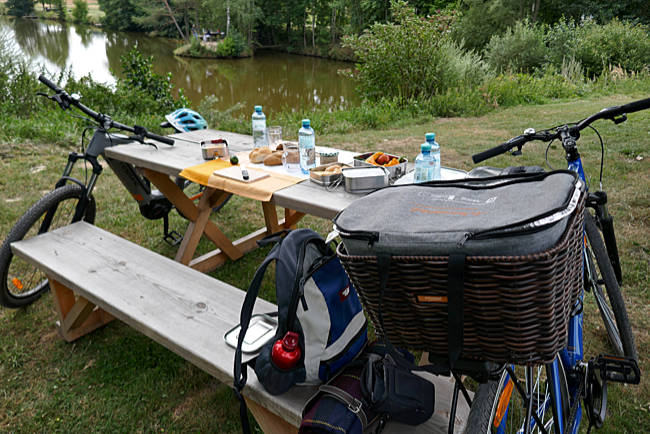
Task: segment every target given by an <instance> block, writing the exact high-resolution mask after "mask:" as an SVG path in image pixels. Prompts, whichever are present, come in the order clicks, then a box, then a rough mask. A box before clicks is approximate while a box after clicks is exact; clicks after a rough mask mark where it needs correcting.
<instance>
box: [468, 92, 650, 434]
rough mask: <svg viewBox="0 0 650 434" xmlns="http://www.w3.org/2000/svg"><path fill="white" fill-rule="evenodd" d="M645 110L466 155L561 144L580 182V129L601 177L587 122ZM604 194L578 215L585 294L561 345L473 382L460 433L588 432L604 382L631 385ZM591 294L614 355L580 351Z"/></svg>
mask: <svg viewBox="0 0 650 434" xmlns="http://www.w3.org/2000/svg"><path fill="white" fill-rule="evenodd" d="M648 108H650V98H648V99H644V100H640V101H635V102H632V103H629V104H626V105H623V106H616V107H609V108H606V109H603V110H601V111H600V112H598V113H596V114H594V115H592V116H589V117H588V118H586V119H583V120H582V121H580V122H577V123H573V124H565V125H560V126H557V127H553V128H550V129H547V130H544V131H535V130H533V129H532V128H529V129H527V130H526V131H524V134H522V135H520V136H517V137H514V138H512V139H510V140H508V141H507V142H505V143H502V144H501V145H499V146H496V147H494V148H492V149H489V150H487V151H484V152H481V153H479V154H476V155H474V156H473V157H472V159H473V160H474V162H475V163H479V162H481V161H483V160H486V159H488V158H491V157H494V156H496V155H500V154H504V153H506V152H511V153H512V154H513V155H518V154H521V149H522V147H523V145H524V144H526V143H527V142H530V141H534V140H540V141H543V142H548V143H549V145H548V147H547V151H546V152H547V157H548V150H549V149H550V146H551V143H552V142H553V141H554V140H560V142H561V144H562V147H563V149H564V152H565V154H566V159H567V162H568V168H569V170H573V171H575V172H577V173H578V175H579V176H580V179H582V180H583V181H584V182H585V184H586V183H587V182H586V177H585V173H584V170H583V166H582V161H581V159H580V154H579V152H578V146H577V141H578V139H579V138H580V131H582V130H583V129H585V128H591V129H592V130H594V131H595V133H596V135H597V136H598V138H599V140H600V145H601V150H602V153H601V167H600V180H601V184H602V169H603V161H602V159H603V158H604V145H603V140H602V138H601V136H600V134H599V133H598V131H597V130H596V129H595V128H594V127H592V126H591V124H592V123H593V122H595V121H597V120H600V119H608V120H611V121H613V122H614V123H616V124H619V123H621V122H625V121H626V120H627V114H629V113H633V112H637V111H640V110H645V109H648ZM606 204H607V194H606V193H605V192H604V191H596V192H589V193H588V198H587V209H586V211H585V235H584V238H585V243H584V246H585V248H584V270H583V274H584V289H585V291H584V292H583V293H582V294H581V296H580V298H579V302H578V305H577V306H575V307H574V310H573V314H572V316H571V319H570V323H569V336H568V344H567V347H566V348H565V349H564V350H562V351H561V352H560V353H559V354H558V356H557V357H556V358H555V360H554V361H553V362H552V363H550V364H547V365H544V366H537V367H516V366H506V367H505V369H504V371H503V373H502V375H501V377H500V379H499V380H498V381H490V382H487V383H483V384H481V385H479V387H478V389H477V391H476V394H475V396H474V399H473V404H472V407H471V411H470V415H469V417H468V423H467V428H466V431H467V432H470V433H478V432H480V433H509V432H516V433H529V432H541V433H548V432H555V433H565V432H566V433H577V432H578V428H579V426H580V423H581V421H582V418H583V416H585V415H586V417H587V419H588V422H589V429H591V427H594V426H595V427H596V428H599V427H600V426H602V424H603V420H604V419H605V414H606V409H607V383H608V382H619V383H629V384H638V383H639V381H640V371H639V368H638V365H637V352H636V347H635V345H634V338H633V335H632V330H631V327H630V321H629V319H628V316H627V311H626V309H625V303H624V301H623V297H622V295H621V291H620V284H621V283H622V274H621V267H620V261H619V256H618V249H617V246H616V236H615V234H614V226H613V220H612V217H611V215H610V214H609V213H608V212H607V206H606ZM585 292H591V293H592V294H593V295H594V297H595V300H596V304H597V306H598V310H599V311H600V315H601V317H602V319H603V323H604V325H605V329H606V330H607V334H608V337H609V341H610V343H611V344H612V347H613V348H614V350H615V352H616V355H604V354H601V355H598V356H597V357H594V358H591V359H589V360H586V359H585V357H584V353H583V337H582V331H583V313H582V303H583V301H584V297H586V296H587V295H586V294H585Z"/></svg>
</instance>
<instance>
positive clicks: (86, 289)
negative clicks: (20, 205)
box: [12, 222, 313, 426]
mask: <svg viewBox="0 0 650 434" xmlns="http://www.w3.org/2000/svg"><path fill="white" fill-rule="evenodd" d="M12 249H13V251H14V253H15V254H16V255H17V256H19V257H21V258H23V259H24V260H26V261H28V262H30V263H32V264H34V265H36V266H37V267H39V268H41V269H42V270H44V271H45V273H46V274H47V275H48V276H51V277H52V278H54V279H56V280H58V281H59V282H61V283H62V284H63V285H65V286H67V287H68V288H70V289H72V290H73V291H75V292H76V293H77V294H78V295H80V296H82V297H84V298H85V299H87V300H88V301H90V302H91V303H93V304H96V305H97V306H100V307H101V308H103V309H104V310H106V311H107V312H109V313H110V314H111V315H113V316H115V317H116V318H118V319H120V320H121V321H123V322H125V323H127V324H128V325H129V326H131V327H133V328H134V329H136V330H138V331H139V332H141V333H143V334H145V335H146V336H148V337H150V338H151V339H153V340H155V341H156V342H158V343H160V344H161V345H163V346H165V347H166V348H168V349H170V350H171V351H173V352H175V353H176V354H178V355H180V356H181V357H183V358H184V359H186V360H188V361H190V362H191V363H193V364H194V365H196V366H197V367H199V368H200V369H202V370H204V371H206V372H208V373H209V374H210V375H212V376H214V377H216V378H217V379H218V380H219V381H222V382H223V383H225V384H227V385H232V369H233V359H234V349H232V348H231V347H229V346H228V345H227V344H226V343H225V341H224V340H223V338H222V337H223V335H224V334H225V333H226V332H227V331H228V330H230V329H231V328H232V327H233V326H234V325H235V324H237V323H238V322H239V313H240V309H241V305H242V303H243V300H244V296H245V293H244V292H243V291H241V290H239V289H237V288H235V287H233V286H231V285H228V284H226V283H224V282H221V281H219V280H217V279H214V278H212V277H210V276H207V275H205V274H203V273H201V272H198V271H195V270H192V269H191V268H189V267H187V266H184V265H182V264H180V263H178V262H175V261H173V260H171V259H168V258H165V257H162V256H160V255H158V254H157V253H154V252H151V251H150V250H147V249H145V248H143V247H141V246H138V245H136V244H134V243H131V242H129V241H127V240H124V239H122V238H120V237H118V236H116V235H113V234H111V233H110V232H106V231H104V230H102V229H99V228H97V227H95V226H92V225H89V224H88V223H85V222H80V223H75V224H73V225H71V226H67V227H64V228H60V229H57V230H56V231H52V232H48V233H46V234H42V235H40V236H38V237H35V238H31V239H29V240H25V241H20V242H17V243H14V244H12ZM276 309H277V308H276V307H275V305H273V304H272V303H269V302H267V301H264V300H261V299H260V300H258V301H257V303H256V307H255V312H256V313H263V312H271V311H274V310H276ZM248 383H249V384H248V385H247V387H246V388H245V390H244V392H245V395H246V396H248V397H250V398H251V399H253V400H254V401H256V402H258V403H259V404H260V405H262V406H263V407H265V408H267V409H269V410H270V411H272V412H273V413H276V414H278V415H280V416H282V417H283V418H284V419H286V420H287V421H288V422H289V423H291V424H292V425H294V426H298V425H299V424H300V419H301V414H300V412H301V410H302V406H303V405H304V402H305V401H306V400H307V398H308V397H309V396H310V395H311V394H312V393H313V388H309V387H301V388H297V390H296V392H295V393H291V394H285V395H282V396H271V395H270V394H268V393H267V392H266V391H265V390H264V388H263V387H262V386H261V385H260V383H259V382H258V381H257V379H256V377H255V374H254V373H253V372H249V382H248Z"/></svg>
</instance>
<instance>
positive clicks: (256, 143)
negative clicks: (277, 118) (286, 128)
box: [251, 105, 266, 148]
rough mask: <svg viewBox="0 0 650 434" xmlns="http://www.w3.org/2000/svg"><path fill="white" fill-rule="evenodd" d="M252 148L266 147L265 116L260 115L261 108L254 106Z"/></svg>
mask: <svg viewBox="0 0 650 434" xmlns="http://www.w3.org/2000/svg"><path fill="white" fill-rule="evenodd" d="M251 118H252V120H253V148H261V147H263V146H266V116H265V115H264V113H262V106H261V105H256V106H255V111H254V112H253V116H251Z"/></svg>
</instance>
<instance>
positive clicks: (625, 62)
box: [572, 20, 650, 76]
mask: <svg viewBox="0 0 650 434" xmlns="http://www.w3.org/2000/svg"><path fill="white" fill-rule="evenodd" d="M577 36H578V37H577V41H576V43H575V45H574V47H573V53H572V54H573V56H574V57H575V58H576V59H577V60H578V61H580V62H581V63H582V65H583V66H584V68H585V71H586V72H587V74H589V75H590V76H594V75H598V74H600V73H601V72H602V71H603V70H606V69H607V68H608V67H609V66H610V65H616V66H620V67H622V68H623V69H625V70H627V71H640V70H642V69H643V68H647V67H648V66H649V65H650V28H649V27H648V26H644V25H641V24H637V25H633V24H630V23H625V22H621V21H619V20H613V21H611V22H609V23H607V24H605V25H597V24H596V23H594V22H587V23H585V24H584V25H582V26H581V27H580V28H579V32H578V35H577Z"/></svg>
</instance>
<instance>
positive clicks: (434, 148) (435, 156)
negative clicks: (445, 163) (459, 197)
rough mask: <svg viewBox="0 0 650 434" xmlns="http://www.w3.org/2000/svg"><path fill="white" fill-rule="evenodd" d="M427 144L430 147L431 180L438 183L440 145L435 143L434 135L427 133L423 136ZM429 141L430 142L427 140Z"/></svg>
mask: <svg viewBox="0 0 650 434" xmlns="http://www.w3.org/2000/svg"><path fill="white" fill-rule="evenodd" d="M424 137H425V140H426V141H427V143H429V144H430V145H431V159H432V160H433V178H432V179H434V180H437V181H439V180H440V179H441V177H440V145H439V144H438V142H436V133H428V134H426V135H425V136H424ZM429 139H430V140H429Z"/></svg>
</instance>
